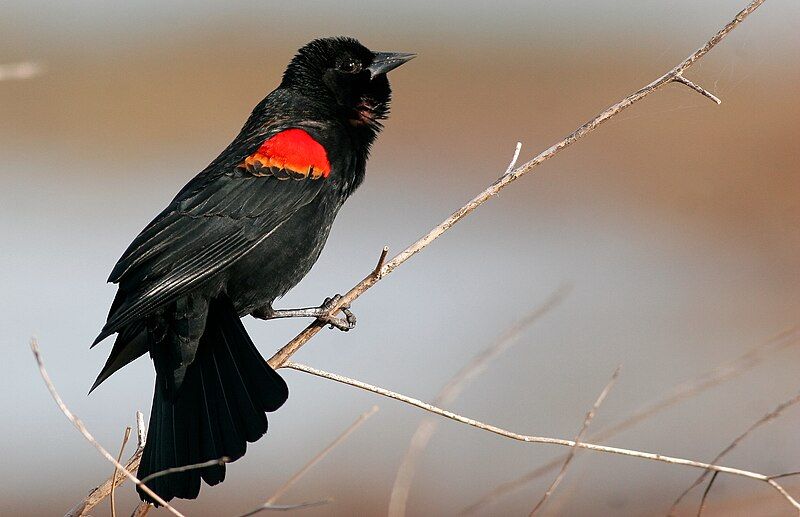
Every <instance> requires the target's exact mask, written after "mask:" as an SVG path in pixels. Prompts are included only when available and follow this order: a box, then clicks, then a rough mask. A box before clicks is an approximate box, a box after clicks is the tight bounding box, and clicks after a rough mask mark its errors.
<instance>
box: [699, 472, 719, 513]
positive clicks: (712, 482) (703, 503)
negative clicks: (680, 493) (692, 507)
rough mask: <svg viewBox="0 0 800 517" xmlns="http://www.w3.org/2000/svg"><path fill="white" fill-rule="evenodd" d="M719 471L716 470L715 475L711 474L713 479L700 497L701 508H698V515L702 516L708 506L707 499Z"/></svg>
mask: <svg viewBox="0 0 800 517" xmlns="http://www.w3.org/2000/svg"><path fill="white" fill-rule="evenodd" d="M718 475H719V472H714V475H713V476H711V481H709V482H708V486H707V487H706V489H705V490H704V491H703V498H702V499H700V508H698V509H697V517H700V516H701V515H702V514H703V510H705V508H706V500H707V499H708V493H709V492H711V487H712V486H714V481H716V480H717V476H718Z"/></svg>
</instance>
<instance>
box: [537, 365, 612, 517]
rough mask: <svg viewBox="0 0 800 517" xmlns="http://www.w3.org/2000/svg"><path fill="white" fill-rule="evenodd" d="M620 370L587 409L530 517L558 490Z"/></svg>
mask: <svg viewBox="0 0 800 517" xmlns="http://www.w3.org/2000/svg"><path fill="white" fill-rule="evenodd" d="M621 369H622V365H620V366H617V369H616V370H614V373H613V374H612V375H611V380H610V381H608V382H607V383H606V386H605V388H603V391H601V392H600V395H599V396H598V397H597V400H596V401H595V402H594V404H593V405H592V407H591V409H589V411H588V412H587V413H586V416H585V417H584V419H583V424H582V425H581V430H580V431H578V434H577V435H576V436H575V446H574V447H572V448H571V449H570V450H569V454H568V455H567V459H566V460H564V464H563V465H561V470H560V471H559V472H558V475H557V476H556V477H555V479H554V480H553V482H552V483H550V486H549V487H547V490H545V492H544V494H543V495H542V498H541V499H539V502H538V503H536V506H534V507H533V510H531V517H533V516H534V515H536V512H537V511H539V509H541V508H542V506H543V505H544V503H546V502H547V498H548V497H550V496H551V495H552V494H553V492H554V491H555V489H556V488H558V485H559V484H560V483H561V480H563V479H564V476H565V475H566V473H567V468H568V467H569V464H570V463H572V460H573V458H575V453H576V452H578V444H579V443H580V442H581V440H583V437H584V435H585V434H586V431H588V430H589V424H591V423H592V420H594V415H595V413H597V410H598V408H599V407H600V405H601V404H602V403H603V401H604V400H605V399H606V397H607V396H608V394H609V392H610V391H611V388H613V387H614V384H616V383H617V379H618V378H619V371H620V370H621Z"/></svg>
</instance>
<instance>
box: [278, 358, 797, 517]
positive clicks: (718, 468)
mask: <svg viewBox="0 0 800 517" xmlns="http://www.w3.org/2000/svg"><path fill="white" fill-rule="evenodd" d="M283 368H290V369H292V370H297V371H300V372H304V373H308V374H311V375H316V376H317V377H322V378H323V379H328V380H331V381H336V382H339V383H342V384H347V385H348V386H354V387H356V388H360V389H362V390H365V391H369V392H372V393H376V394H378V395H382V396H384V397H388V398H391V399H394V400H399V401H400V402H405V403H406V404H409V405H411V406H414V407H418V408H420V409H424V410H425V411H429V412H431V413H434V414H437V415H439V416H443V417H445V418H449V419H450V420H455V421H456V422H460V423H462V424H467V425H470V426H472V427H476V428H478V429H481V430H483V431H488V432H490V433H494V434H497V435H500V436H503V437H505V438H510V439H512V440H518V441H521V442H527V443H544V444H549V445H561V446H564V447H578V448H581V449H588V450H590V451H596V452H605V453H610V454H619V455H621V456H630V457H633V458H640V459H645V460H652V461H660V462H663V463H671V464H673V465H684V466H686V467H694V468H699V469H704V470H708V471H714V472H722V473H725V474H732V475H734V476H741V477H745V478H749V479H755V480H757V481H761V482H764V483H767V484H768V485H769V486H771V487H772V488H774V489H775V490H776V491H777V492H778V493H780V494H781V495H782V496H783V497H784V499H786V501H788V502H789V504H791V505H792V506H793V507H794V508H795V509H796V510H798V511H800V502H798V501H797V500H796V499H794V498H793V497H792V496H791V494H789V493H788V492H787V491H786V489H784V488H783V487H782V486H781V485H780V484H779V483H778V482H776V481H775V480H774V479H773V477H771V476H767V475H764V474H759V473H757V472H750V471H748V470H742V469H737V468H734V467H725V466H722V465H712V464H710V463H703V462H700V461H694V460H687V459H683V458H676V457H673V456H665V455H663V454H656V453H652V452H643V451H635V450H631V449H623V448H620V447H610V446H606V445H596V444H593V443H586V442H576V441H575V440H566V439H563V438H550V437H546V436H533V435H526V434H520V433H515V432H513V431H508V430H506V429H503V428H501V427H497V426H495V425H492V424H486V423H484V422H480V421H478V420H475V419H472V418H468V417H465V416H461V415H459V414H457V413H453V412H452V411H447V410H446V409H442V408H439V407H436V406H433V405H431V404H428V403H426V402H422V401H421V400H418V399H415V398H412V397H409V396H407V395H402V394H400V393H396V392H394V391H389V390H387V389H385V388H380V387H378V386H373V385H372V384H367V383H365V382H361V381H358V380H355V379H351V378H349V377H344V376H342V375H338V374H335V373H330V372H326V371H324V370H318V369H316V368H312V367H311V366H306V365H304V364H299V363H294V362H287V363H286V364H284V365H283Z"/></svg>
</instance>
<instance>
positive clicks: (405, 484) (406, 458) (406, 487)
mask: <svg viewBox="0 0 800 517" xmlns="http://www.w3.org/2000/svg"><path fill="white" fill-rule="evenodd" d="M517 149H519V146H518V147H517ZM512 164H513V161H512ZM570 289H571V287H570V286H562V287H560V288H559V289H558V290H557V291H556V292H555V293H553V294H552V295H550V297H548V298H547V300H545V301H544V303H543V304H542V305H540V306H539V307H536V308H535V309H534V310H532V311H531V312H529V313H528V314H526V315H525V316H524V317H523V318H522V319H521V320H520V321H518V322H516V323H515V324H514V325H513V326H512V327H510V328H509V329H508V330H506V331H504V332H503V333H502V334H500V335H499V336H498V337H497V338H496V339H495V340H494V341H493V342H492V343H491V344H490V345H489V346H488V347H486V348H485V349H483V350H481V351H480V352H479V353H478V354H476V355H475V356H474V357H473V358H472V359H471V360H470V361H469V363H467V364H466V365H465V366H464V367H463V368H461V370H459V371H458V372H457V373H456V374H455V375H454V376H453V377H452V378H451V379H450V380H449V381H448V382H447V384H445V385H444V387H443V388H442V389H441V391H440V392H439V393H438V394H437V395H436V397H435V398H434V399H433V404H434V405H436V406H440V407H446V406H449V405H450V404H451V403H452V402H453V401H454V400H455V399H456V397H458V396H459V395H460V394H461V393H462V392H463V391H464V389H465V388H466V387H467V385H469V383H470V382H471V381H472V380H473V379H475V378H476V377H478V376H479V375H480V374H481V373H483V372H484V371H485V370H486V368H487V367H488V366H489V363H491V362H492V361H493V360H494V359H495V358H497V357H498V356H500V355H501V354H503V353H505V352H506V351H508V349H510V348H511V347H512V346H513V345H514V344H515V343H517V342H518V341H519V338H520V337H521V336H522V334H523V333H524V332H525V331H526V330H527V329H528V328H529V327H530V326H531V325H533V324H534V323H536V322H537V321H538V320H539V319H540V318H541V317H542V316H544V315H545V314H547V313H548V312H550V311H551V310H552V309H554V308H555V307H556V306H558V305H559V304H560V303H561V302H562V301H563V300H564V298H565V297H566V296H567V294H568V293H569V291H570ZM440 422H441V419H439V418H436V417H435V416H431V417H425V418H423V419H422V420H421V421H420V423H419V426H418V427H417V429H416V430H415V431H414V434H413V435H412V436H411V441H410V442H409V444H408V449H406V452H405V454H404V455H403V459H402V461H401V462H400V467H399V468H398V469H397V474H396V476H395V479H394V485H393V486H392V494H391V497H390V498H389V512H388V514H389V515H390V516H397V517H399V516H402V515H405V513H406V505H407V504H408V496H409V493H410V491H411V483H412V481H413V480H414V472H415V470H416V466H417V462H418V461H419V459H420V457H421V456H422V452H423V451H424V450H425V447H427V445H428V443H429V442H430V440H431V438H432V437H433V435H434V433H435V432H436V430H437V429H438V427H439V423H440Z"/></svg>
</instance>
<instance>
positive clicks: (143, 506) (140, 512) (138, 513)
mask: <svg viewBox="0 0 800 517" xmlns="http://www.w3.org/2000/svg"><path fill="white" fill-rule="evenodd" d="M151 508H153V505H152V504H150V503H146V502H144V501H142V502H141V503H139V504H137V505H136V508H134V509H133V513H132V514H131V517H144V516H145V515H147V514H148V512H150V509H151Z"/></svg>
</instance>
